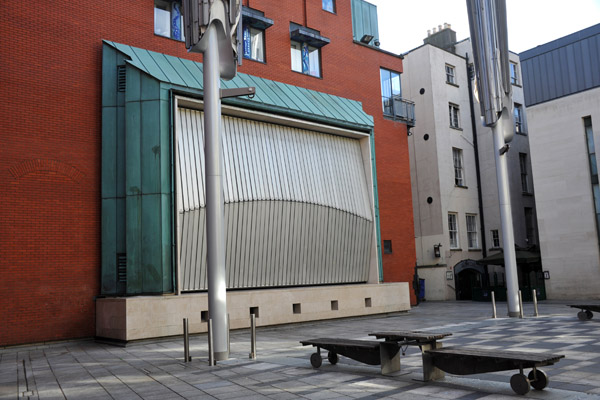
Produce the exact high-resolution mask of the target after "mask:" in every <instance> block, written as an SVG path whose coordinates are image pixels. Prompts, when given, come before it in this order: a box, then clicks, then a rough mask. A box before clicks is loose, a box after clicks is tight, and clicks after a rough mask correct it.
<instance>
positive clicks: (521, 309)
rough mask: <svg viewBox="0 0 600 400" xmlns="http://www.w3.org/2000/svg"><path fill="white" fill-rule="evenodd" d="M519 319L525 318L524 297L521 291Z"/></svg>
mask: <svg viewBox="0 0 600 400" xmlns="http://www.w3.org/2000/svg"><path fill="white" fill-rule="evenodd" d="M519 318H523V296H522V295H521V291H520V290H519Z"/></svg>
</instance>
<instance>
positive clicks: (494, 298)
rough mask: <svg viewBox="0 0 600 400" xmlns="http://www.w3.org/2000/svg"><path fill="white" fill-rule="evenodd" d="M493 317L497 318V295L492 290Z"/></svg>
mask: <svg viewBox="0 0 600 400" xmlns="http://www.w3.org/2000/svg"><path fill="white" fill-rule="evenodd" d="M492 318H496V296H495V295H494V292H492Z"/></svg>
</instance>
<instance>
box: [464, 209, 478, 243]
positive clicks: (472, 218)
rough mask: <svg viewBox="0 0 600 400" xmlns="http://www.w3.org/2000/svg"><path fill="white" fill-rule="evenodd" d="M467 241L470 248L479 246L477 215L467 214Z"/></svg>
mask: <svg viewBox="0 0 600 400" xmlns="http://www.w3.org/2000/svg"><path fill="white" fill-rule="evenodd" d="M467 241H468V242H469V243H468V245H469V249H478V248H479V239H478V237H477V215H473V214H467Z"/></svg>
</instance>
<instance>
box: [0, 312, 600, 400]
mask: <svg viewBox="0 0 600 400" xmlns="http://www.w3.org/2000/svg"><path fill="white" fill-rule="evenodd" d="M575 303H576V302H575ZM566 304H567V303H564V302H551V301H544V302H540V304H539V313H540V316H539V317H532V316H531V315H532V314H533V306H532V304H531V303H526V304H525V305H524V310H525V318H524V319H519V318H498V319H492V318H490V316H491V305H490V304H489V303H476V302H462V301H454V302H424V303H422V304H421V305H419V306H418V307H413V308H412V309H411V310H410V311H409V312H405V313H395V314H388V315H378V316H372V317H361V318H350V319H338V320H329V321H320V322H311V323H303V324H295V325H286V326H278V327H260V319H258V320H257V321H258V324H259V328H258V329H257V338H258V339H257V347H258V348H257V355H258V357H257V359H256V360H250V359H249V358H248V354H249V352H250V333H249V330H247V329H246V330H239V331H234V332H232V333H231V359H230V360H227V361H224V362H219V363H218V365H217V366H214V367H209V366H208V362H207V354H208V353H207V349H208V346H207V337H206V335H194V336H192V337H191V339H190V347H191V349H190V351H191V355H192V357H193V360H192V362H189V363H184V362H183V341H182V338H181V337H176V338H169V339H160V340H152V341H145V342H139V343H134V344H130V345H129V346H127V347H116V346H111V345H106V344H101V343H95V342H94V341H92V340H82V341H69V342H61V343H52V344H44V345H35V346H33V345H32V346H20V347H9V348H4V349H0V399H3V400H4V399H27V398H29V399H65V398H67V399H84V400H97V399H123V400H129V399H209V398H216V399H244V400H246V399H258V398H271V399H294V398H306V399H315V400H318V399H344V398H346V399H349V398H361V399H364V398H367V399H378V398H392V399H415V400H418V399H462V400H472V399H486V400H492V399H509V398H513V399H514V398H519V397H521V398H522V397H526V398H535V399H557V400H558V399H600V315H596V316H595V317H596V318H597V319H592V320H589V321H579V320H578V319H577V316H576V314H577V311H578V310H575V309H572V308H569V307H567V306H566ZM505 314H506V303H499V304H498V315H499V316H502V315H505ZM32 329H34V327H32ZM375 330H379V331H382V330H430V331H434V332H450V333H452V336H450V337H448V338H445V339H444V340H443V345H444V347H448V346H451V345H469V346H472V347H479V348H484V349H499V350H502V349H506V350H516V351H539V352H546V353H548V352H550V353H556V354H564V355H565V356H566V358H564V359H562V360H561V361H559V362H558V363H557V364H555V365H552V366H547V367H544V368H543V369H544V371H546V372H547V373H548V375H549V376H550V384H549V387H548V388H546V389H545V390H543V391H536V390H532V391H531V392H529V393H528V394H527V395H525V396H519V395H517V394H515V393H514V392H513V391H512V389H511V388H510V384H509V379H510V376H511V375H513V374H514V373H516V371H506V372H498V373H487V374H480V375H468V376H455V375H449V374H446V378H445V379H443V380H440V381H436V382H427V383H424V382H421V381H419V379H420V378H422V362H421V355H420V352H419V349H418V348H415V347H412V346H411V347H409V348H408V349H407V350H406V355H404V356H402V359H401V363H402V370H401V371H400V372H397V373H395V374H394V376H382V375H381V374H380V369H379V366H369V365H364V364H360V363H358V362H355V361H353V360H350V359H348V358H345V357H340V360H339V363H338V364H337V365H331V364H329V363H328V362H327V361H324V362H323V365H322V366H321V367H320V368H319V369H313V368H312V367H311V365H310V362H309V357H310V354H311V353H313V352H314V350H313V348H312V347H308V346H307V347H303V346H302V345H300V343H299V341H300V340H306V339H311V338H317V337H343V338H351V339H372V338H370V337H368V336H367V334H368V333H369V332H372V331H375Z"/></svg>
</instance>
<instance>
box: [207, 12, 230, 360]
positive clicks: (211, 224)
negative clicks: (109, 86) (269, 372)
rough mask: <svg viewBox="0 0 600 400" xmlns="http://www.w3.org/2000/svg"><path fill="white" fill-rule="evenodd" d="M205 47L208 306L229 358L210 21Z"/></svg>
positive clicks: (218, 345)
mask: <svg viewBox="0 0 600 400" xmlns="http://www.w3.org/2000/svg"><path fill="white" fill-rule="evenodd" d="M205 36H206V39H207V40H208V43H207V46H206V50H205V51H204V74H203V75H204V76H203V80H204V137H205V146H204V159H205V160H206V163H205V165H206V172H205V173H206V244H207V277H208V310H209V314H210V318H211V319H212V322H213V323H212V324H211V328H212V329H213V332H212V333H213V335H212V338H213V344H214V348H213V352H214V357H215V360H226V359H227V358H229V350H228V345H227V335H228V332H227V331H228V327H227V291H226V283H225V229H224V220H225V206H224V202H223V174H222V172H223V161H222V152H223V148H222V141H221V98H220V91H219V89H220V77H221V75H220V68H219V43H218V40H217V28H216V27H215V24H210V25H209V27H208V30H207V32H206V33H205Z"/></svg>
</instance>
